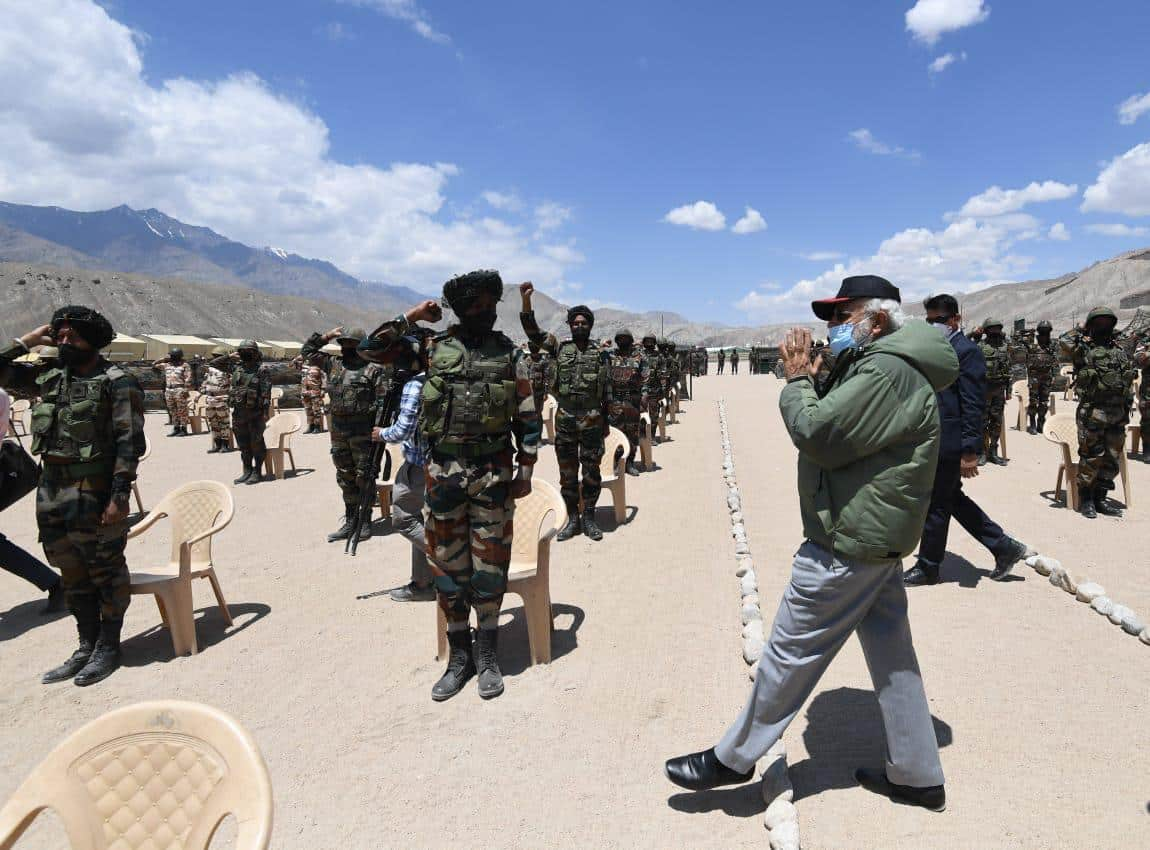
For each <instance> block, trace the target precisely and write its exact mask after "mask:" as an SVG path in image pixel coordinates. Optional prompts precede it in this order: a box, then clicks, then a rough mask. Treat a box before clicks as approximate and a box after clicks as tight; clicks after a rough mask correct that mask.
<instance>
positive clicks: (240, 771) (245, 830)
mask: <svg viewBox="0 0 1150 850" xmlns="http://www.w3.org/2000/svg"><path fill="white" fill-rule="evenodd" d="M45 809H52V811H54V812H55V813H56V815H57V816H58V817H59V818H60V822H61V823H62V824H63V827H64V831H65V833H66V834H67V836H68V843H69V844H70V845H71V848H72V850H129V848H152V850H207V847H208V845H209V844H211V842H212V837H213V836H214V835H215V833H216V830H217V829H218V828H219V825H220V822H221V821H223V819H224V818H225V817H227V816H228V815H233V816H234V817H235V819H236V822H237V829H236V832H237V835H236V842H235V845H234V846H235V847H236V848H237V850H265V848H266V847H267V846H268V843H269V841H270V840H271V832H272V809H273V800H272V786H271V778H270V777H269V775H268V768H267V765H266V764H265V763H264V760H263V757H262V756H261V755H260V751H259V747H258V746H256V742H255V741H254V740H253V739H252V737H251V735H249V734H248V733H247V731H246V730H245V729H244V728H243V727H242V726H240V724H239V723H238V722H237V721H236V720H235V719H234V718H232V717H230V716H228V715H227V714H224V712H222V711H220V710H219V709H217V708H212V707H211V706H207V705H202V704H200V703H194V702H181V701H178V700H162V701H157V702H141V703H136V704H135V705H129V706H125V707H124V708H118V709H116V710H115V711H111V712H108V713H107V714H105V715H103V716H102V717H99V718H97V719H96V720H93V721H92V722H91V723H88V724H86V725H85V726H83V727H81V728H80V729H78V730H77V731H75V732H73V733H72V734H71V735H69V736H68V737H67V738H65V739H64V740H63V741H62V742H61V743H60V744H58V745H57V746H56V748H55V749H53V750H52V752H50V753H49V754H48V756H47V758H45V759H44V760H43V761H42V762H40V764H39V765H37V766H36V768H35V770H33V771H32V773H31V775H30V776H29V777H28V778H27V779H25V780H24V782H23V783H22V784H21V785H20V787H19V788H17V789H16V793H14V794H13V795H12V797H11V799H9V800H8V802H7V803H6V804H5V805H4V807H3V808H2V809H0V850H10V848H12V847H15V846H16V842H17V841H18V840H19V839H20V836H21V835H22V834H23V833H24V831H25V830H26V829H27V828H28V827H29V826H30V825H31V824H32V822H33V821H34V820H35V819H36V818H37V817H38V816H39V814H40V812H42V811H44V810H45Z"/></svg>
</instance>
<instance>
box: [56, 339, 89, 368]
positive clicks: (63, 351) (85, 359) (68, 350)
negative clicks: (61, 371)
mask: <svg viewBox="0 0 1150 850" xmlns="http://www.w3.org/2000/svg"><path fill="white" fill-rule="evenodd" d="M56 350H57V351H58V352H59V357H60V362H61V363H63V364H64V365H65V366H69V367H74V366H83V365H85V364H86V363H90V362H91V361H92V358H93V357H95V356H96V352H95V351H91V350H88V351H85V350H82V349H79V348H77V347H76V346H75V345H73V344H72V343H70V342H62V343H60V344H59V345H57V346H56Z"/></svg>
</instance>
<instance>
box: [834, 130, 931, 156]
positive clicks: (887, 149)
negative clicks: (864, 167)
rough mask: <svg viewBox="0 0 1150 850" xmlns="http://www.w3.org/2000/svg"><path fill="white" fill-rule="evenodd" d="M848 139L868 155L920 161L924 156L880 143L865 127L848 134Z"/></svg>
mask: <svg viewBox="0 0 1150 850" xmlns="http://www.w3.org/2000/svg"><path fill="white" fill-rule="evenodd" d="M847 138H849V139H850V140H851V141H852V142H854V143H855V144H856V145H857V146H858V147H859V148H860V149H862V150H864V151H866V152H867V153H873V154H877V155H878V156H901V157H905V158H907V159H920V158H921V157H922V154H920V153H919V152H918V151H915V150H907V149H906V148H904V147H898V146H895V145H888V144H886V143H885V142H880V141H879V140H878V139H876V138H875V137H874V133H872V132H871V131H870V130H868V129H866V128H865V127H862V128H860V129H858V130H851V131H850V132H849V133H848V134H847Z"/></svg>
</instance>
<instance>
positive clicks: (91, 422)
mask: <svg viewBox="0 0 1150 850" xmlns="http://www.w3.org/2000/svg"><path fill="white" fill-rule="evenodd" d="M123 377H126V373H125V372H124V371H123V370H121V369H120V368H119V367H118V366H109V367H108V368H107V369H105V370H104V371H103V372H99V373H97V374H93V375H87V376H85V377H82V378H80V377H77V376H75V375H68V374H66V372H65V370H63V369H51V370H49V371H47V372H45V373H44V374H43V375H41V376H40V377H39V378H37V379H36V383H37V384H39V385H40V401H39V402H38V403H37V404H36V405H35V406H34V407H33V408H32V453H33V454H46V455H51V456H52V457H53V458H58V459H60V460H65V461H67V462H68V463H81V462H87V461H106V462H108V463H109V464H111V463H113V462H114V461H115V458H116V438H115V435H114V434H113V433H112V426H111V421H112V382H113V381H116V380H119V379H120V378H123Z"/></svg>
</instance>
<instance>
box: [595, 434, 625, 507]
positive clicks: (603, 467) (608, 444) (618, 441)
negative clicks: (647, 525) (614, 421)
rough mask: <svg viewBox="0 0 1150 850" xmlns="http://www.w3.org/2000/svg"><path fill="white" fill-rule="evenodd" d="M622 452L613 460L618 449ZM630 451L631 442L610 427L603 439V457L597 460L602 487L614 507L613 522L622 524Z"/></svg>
mask: <svg viewBox="0 0 1150 850" xmlns="http://www.w3.org/2000/svg"><path fill="white" fill-rule="evenodd" d="M620 448H622V449H623V454H622V455H620V456H619V459H618V460H615V455H616V453H617V452H618V451H619V449H620ZM630 453H631V442H630V441H629V440H628V439H627V436H626V435H625V434H624V433H623V432H622V431H620V430H619V429H618V428H612V429H611V433H609V434H608V435H607V439H606V440H604V441H603V459H602V460H601V461H599V471H600V473H601V474H602V476H603V489H604V490H610V491H611V502H612V504H613V505H614V507H615V523H616V524H617V525H622V524H623V522H624V521H625V520H626V519H627V474H626V468H627V455H628V454H630Z"/></svg>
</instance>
